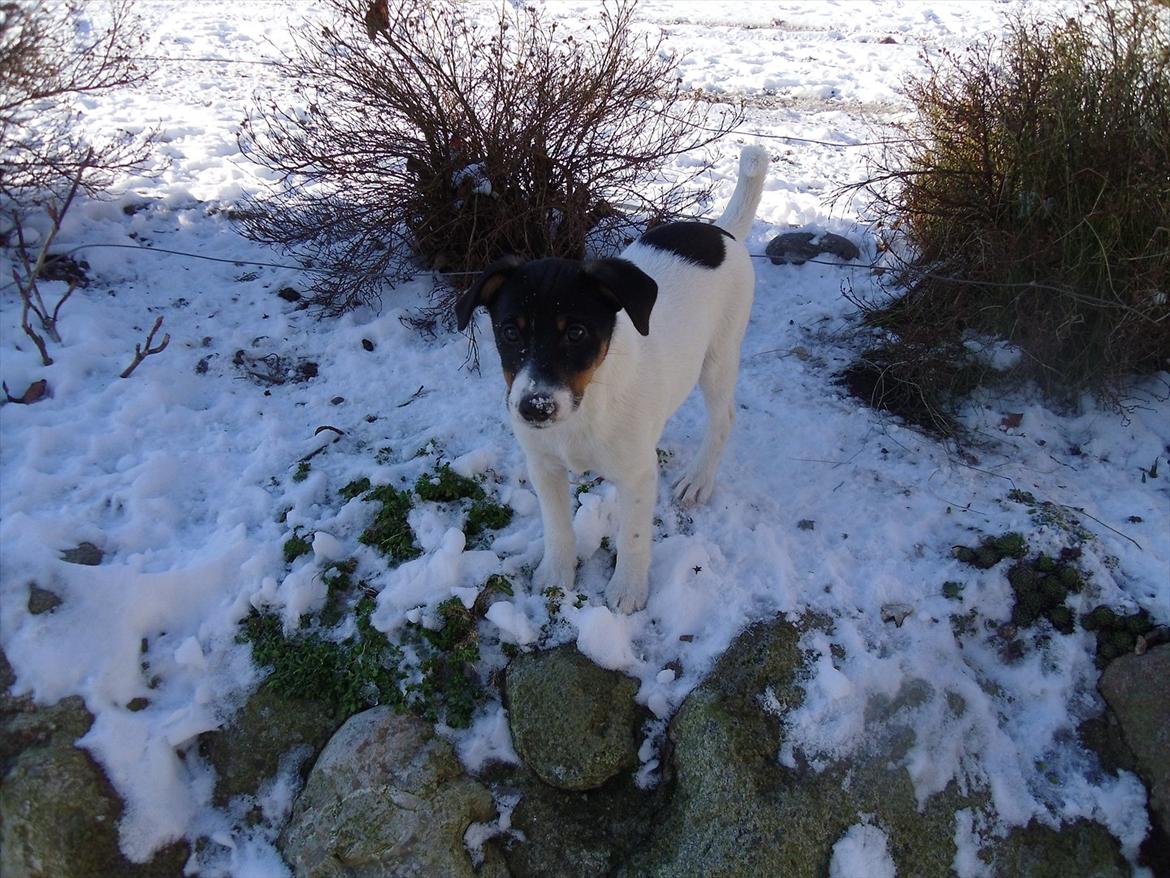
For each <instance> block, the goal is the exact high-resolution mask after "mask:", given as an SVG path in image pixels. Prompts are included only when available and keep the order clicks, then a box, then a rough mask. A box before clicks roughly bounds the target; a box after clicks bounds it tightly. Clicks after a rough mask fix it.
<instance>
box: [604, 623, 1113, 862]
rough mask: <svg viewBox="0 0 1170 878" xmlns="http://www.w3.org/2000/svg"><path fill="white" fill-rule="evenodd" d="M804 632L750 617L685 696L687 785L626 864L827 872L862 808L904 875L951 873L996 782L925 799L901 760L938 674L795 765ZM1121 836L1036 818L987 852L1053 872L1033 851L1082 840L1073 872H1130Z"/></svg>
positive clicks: (677, 760) (680, 737) (673, 727)
mask: <svg viewBox="0 0 1170 878" xmlns="http://www.w3.org/2000/svg"><path fill="white" fill-rule="evenodd" d="M799 637H800V632H799V630H798V629H797V628H796V627H795V626H794V625H792V624H790V623H789V622H787V621H784V620H782V619H781V620H777V621H774V622H770V623H760V624H757V625H754V626H752V627H750V628H748V629H747V630H746V631H744V632H743V633H742V634H741V635H740V636H739V637H738V638H737V639H736V640H735V642H734V643H733V644H732V645H731V647H730V648H729V649H728V650H727V652H726V653H725V654H724V655H723V657H722V658H721V659H720V660H719V661H718V662H717V664H716V666H715V668H714V669H713V670H712V672H711V674H710V675H709V676H708V678H707V679H706V680H705V681H704V682H703V683H701V684H700V685H699V686H698V687H696V688H695V689H694V690H693V691H692V692H691V694H690V695H689V696H688V697H687V699H686V700H685V701H684V702H683V704H682V706H681V707H680V709H679V711H678V713H677V714H676V715H675V717H674V719H673V720H672V721H671V724H670V726H669V729H668V736H669V739H670V741H671V743H672V744H673V747H674V749H673V753H672V756H671V760H670V766H671V767H672V769H673V773H674V775H675V782H674V783H675V786H674V789H673V790H672V791H671V792H670V793H669V796H668V799H669V800H668V802H667V804H666V805H665V807H664V808H663V810H662V812H661V813H660V814H658V815H657V816H656V817H655V819H654V820H653V829H652V831H651V834H650V836H649V838H647V839H646V840H645V841H644V842H643V843H641V844H640V845H639V846H638V848H637V850H636V852H635V853H634V855H633V856H632V857H631V858H630V859H629V860H628V861H627V862H626V863H625V864H623V865H622V866H621V867H620V868H619V869H618V870H616V873H615V874H617V875H628V876H672V878H674V876H692V875H693V876H716V875H718V876H749V875H783V876H785V878H802V876H809V878H813V876H817V878H821V876H824V875H825V874H826V873H827V871H828V868H829V863H830V859H831V857H832V849H833V845H834V844H835V843H836V842H837V841H838V840H839V839H840V838H841V837H842V836H843V835H844V834H845V832H846V831H847V830H848V829H849V828H850V827H851V826H853V825H855V824H857V823H859V822H862V819H863V818H862V815H866V816H865V821H866V822H871V823H873V824H874V825H876V826H879V827H881V829H882V830H883V832H884V833H885V834H886V836H887V837H888V839H889V851H890V854H891V856H892V857H893V859H894V862H895V864H896V866H897V870H898V874H899V875H947V874H950V871H951V864H952V862H953V860H954V857H955V852H956V847H955V841H954V838H955V814H956V812H957V811H958V810H960V809H962V808H981V807H983V806H985V804H986V796H974V795H973V796H971V797H968V796H964V795H963V794H961V793H960V792H959V791H958V789H957V788H956V786H955V784H953V783H952V784H950V785H949V786H948V787H947V788H946V789H944V790H943V791H941V792H939V793H937V794H935V795H932V796H931V797H930V798H929V799H927V800H926V802H925V803H924V806H923V808H922V809H921V810H919V808H918V803H917V799H916V797H915V792H914V785H913V783H912V781H911V779H910V775H909V774H908V772H907V771H906V770H905V768H903V767H902V765H903V763H904V760H905V757H906V755H907V753H908V752H909V749H910V747H911V746H912V744H913V741H914V728H913V725H912V723H913V716H914V711H913V707H914V706H915V705H918V704H921V703H923V702H924V701H925V700H926V699H927V698H928V697H930V696H931V695H932V689H931V687H930V685H929V683H927V682H925V681H921V680H919V681H914V682H913V683H912V684H910V685H907V686H905V687H904V688H903V691H902V692H900V693H899V695H898V696H897V697H896V698H894V699H873V700H872V701H871V702H870V704H869V705H868V706H867V715H866V729H867V733H868V735H869V741H868V742H867V745H866V746H865V747H864V748H863V750H862V751H860V752H858V753H855V754H854V755H853V756H852V757H850V758H849V759H847V760H843V761H842V762H839V763H837V764H833V765H830V766H828V767H826V768H824V770H822V771H820V772H817V771H814V770H813V769H812V768H811V767H809V766H807V765H805V764H803V762H802V761H801V760H800V759H799V758H797V760H796V762H797V764H796V766H795V767H792V768H788V767H786V766H784V765H782V764H780V762H779V760H778V754H779V752H780V747H781V745H782V743H783V740H782V723H781V719H780V717H779V716H776V715H774V714H776V713H780V712H786V711H789V710H792V709H793V708H795V707H797V706H798V705H799V704H800V702H801V700H802V699H803V697H804V693H803V690H802V689H801V688H800V679H801V675H802V673H803V658H802V656H801V653H800V650H799V648H798V640H799ZM762 703H768V704H770V705H771V708H770V712H765V710H764V709H763V707H762V706H761V705H762ZM948 704H949V705H950V709H951V710H953V711H954V712H955V713H956V715H961V713H962V712H963V710H965V705H963V704H962V703H961V701H960V700H958V699H955V700H953V701H952V700H948ZM1109 841H1112V840H1111V839H1110V838H1109V835H1108V833H1107V832H1104V830H1103V829H1102V828H1101V827H1099V826H1090V825H1088V824H1086V826H1085V827H1080V826H1075V827H1071V828H1066V830H1062V831H1061V832H1059V833H1056V832H1052V833H1051V836H1044V834H1043V833H1038V834H1037V832H1035V831H1034V832H1033V833H1032V834H1025V835H1022V836H1021V837H1020V840H1018V841H1017V842H1016V843H1015V845H1014V846H1012V845H1011V844H1008V843H1004V844H1003V845H1002V847H1001V846H999V845H995V846H993V847H992V848H991V849H990V850H988V851H987V856H988V857H992V858H995V857H1001V858H1003V861H1004V862H1010V863H1012V864H1020V868H1021V869H1022V871H1012V870H1011V869H1006V870H998V871H996V872H995V874H1004V875H1036V876H1043V875H1047V874H1050V873H1046V872H1042V871H1037V872H1030V871H1028V869H1031V868H1033V867H1034V860H1033V859H1030V857H1032V853H1030V852H1032V851H1042V850H1043V849H1045V846H1048V848H1051V849H1053V850H1063V849H1064V848H1065V847H1069V848H1071V849H1073V850H1075V851H1076V852H1077V856H1083V857H1085V859H1084V860H1083V862H1081V863H1080V864H1079V867H1078V868H1076V869H1071V870H1066V871H1065V872H1064V873H1063V874H1078V875H1079V874H1091V875H1099V876H1111V878H1112V876H1118V878H1120V876H1121V875H1124V874H1126V872H1125V871H1124V870H1118V869H1117V862H1118V859H1117V845H1116V843H1115V842H1114V843H1112V844H1109V843H1107V842H1109ZM1037 856H1039V857H1041V859H1043V854H1037ZM1050 859H1051V860H1052V861H1053V862H1056V861H1058V860H1060V857H1059V856H1057V855H1054V856H1053V857H1052V858H1050ZM1060 861H1061V862H1063V861H1062V860H1060Z"/></svg>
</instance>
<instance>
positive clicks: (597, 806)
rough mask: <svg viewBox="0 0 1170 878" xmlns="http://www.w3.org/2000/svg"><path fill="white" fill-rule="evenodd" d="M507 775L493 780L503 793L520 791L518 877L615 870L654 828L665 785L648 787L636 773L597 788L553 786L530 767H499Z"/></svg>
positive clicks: (513, 858)
mask: <svg viewBox="0 0 1170 878" xmlns="http://www.w3.org/2000/svg"><path fill="white" fill-rule="evenodd" d="M494 774H497V775H507V776H506V777H504V779H502V780H498V781H497V782H495V783H493V784H492V789H493V791H494V792H495V793H496V795H497V797H500V798H502V797H504V796H516V795H518V796H520V802H519V803H518V804H517V805H516V808H515V810H514V811H513V812H512V829H513V830H515V831H517V832H519V833H520V834H521V835H522V836H523V838H522V839H519V838H516V839H513V840H512V841H511V842H510V843H509V844H508V845H507V847H506V848H505V850H504V856H505V858H506V859H507V864H508V869H509V870H510V872H511V874H512V876H514V878H537V876H556V878H601V876H605V875H611V874H613V871H614V869H615V868H616V867H617V866H618V865H619V864H621V863H622V862H623V861H624V860H625V859H627V858H628V857H629V855H630V853H631V852H632V851H634V850H635V849H636V848H637V847H638V846H639V845H640V844H641V843H642V842H643V841H644V840H645V838H646V836H648V835H649V833H650V827H651V825H652V823H653V820H654V818H655V815H656V814H657V813H658V812H659V810H660V809H661V807H662V804H663V799H664V792H665V787H664V786H663V785H660V786H659V788H658V789H654V790H642V789H639V788H638V787H637V785H636V784H635V783H634V779H633V776H632V775H631V774H628V773H627V774H624V775H621V776H619V777H616V778H614V779H613V781H611V782H610V783H608V784H606V785H605V786H603V787H601V788H600V789H596V790H587V791H584V792H574V791H572V790H560V789H557V788H556V787H550V786H549V785H548V784H546V783H544V782H543V781H541V780H540V779H539V778H538V777H536V775H535V774H533V773H532V772H530V771H527V770H526V769H524V768H522V767H521V768H511V767H509V768H507V769H504V768H501V767H496V769H495V770H494Z"/></svg>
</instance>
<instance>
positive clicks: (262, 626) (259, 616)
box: [240, 598, 402, 719]
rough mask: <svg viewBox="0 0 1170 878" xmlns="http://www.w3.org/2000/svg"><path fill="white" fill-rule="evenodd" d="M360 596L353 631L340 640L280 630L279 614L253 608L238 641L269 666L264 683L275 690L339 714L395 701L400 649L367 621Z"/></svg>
mask: <svg viewBox="0 0 1170 878" xmlns="http://www.w3.org/2000/svg"><path fill="white" fill-rule="evenodd" d="M363 601H364V605H363V603H362V602H359V605H358V609H357V611H356V616H357V621H358V624H357V631H356V633H355V634H354V635H353V636H352V637H350V638H347V639H346V640H343V641H334V640H329V639H327V638H326V637H324V636H323V635H322V634H321V633H320V632H319V631H295V632H293V633H291V634H285V632H284V626H283V624H282V623H281V621H280V618H279V617H278V616H276V615H275V614H274V613H261V612H258V611H256V610H253V611H252V612H251V613H250V614H249V615H248V616H247V617H245V618H244V620H243V621H242V622H241V623H240V628H241V632H240V640H241V641H243V642H247V643H250V644H251V645H252V657H253V658H254V659H255V661H256V663H257V664H258V665H262V666H265V667H270V668H271V669H272V671H271V673H270V675H269V677H268V681H267V684H268V686H269V687H270V688H271V690H272V691H273V692H274V693H275V694H277V695H282V696H285V697H289V698H309V699H315V700H318V701H323V702H325V703H327V704H329V705H330V707H331V709H332V710H333V713H334V715H335V717H336V718H338V719H344V718H345V717H348V716H351V715H352V714H355V713H357V712H358V711H360V710H363V709H365V708H367V707H372V706H374V705H377V704H390V705H400V704H401V703H402V693H401V691H400V689H399V681H400V679H401V676H400V673H399V671H398V665H399V662H400V660H401V657H402V654H401V652H400V651H399V650H398V648H397V647H395V646H394V645H392V644H391V643H390V642H389V641H388V640H387V639H386V636H385V635H384V634H382V633H381V632H380V631H378V630H376V629H375V628H374V627H373V626H372V625H370V624H369V615H370V613H371V612H372V611H373V606H374V602H373V599H372V598H363Z"/></svg>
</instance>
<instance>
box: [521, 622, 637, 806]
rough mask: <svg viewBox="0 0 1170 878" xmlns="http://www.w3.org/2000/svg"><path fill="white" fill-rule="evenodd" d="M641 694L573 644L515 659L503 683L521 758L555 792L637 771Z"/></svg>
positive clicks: (630, 680) (591, 785)
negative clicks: (631, 770)
mask: <svg viewBox="0 0 1170 878" xmlns="http://www.w3.org/2000/svg"><path fill="white" fill-rule="evenodd" d="M637 691H638V681H637V680H635V679H633V678H632V677H627V676H626V675H624V674H621V673H618V672H617V671H608V670H605V669H604V668H600V667H598V666H597V665H595V664H594V663H593V662H591V661H590V660H589V659H588V658H586V657H585V656H583V655H581V653H580V652H578V651H577V648H576V647H575V646H573V645H572V644H569V645H566V646H561V647H557V648H556V649H552V650H548V651H547V652H540V653H529V654H526V655H520V656H517V657H516V658H514V659H513V660H512V662H511V663H510V664H509V665H508V669H507V676H506V678H505V704H506V705H507V707H508V715H509V719H510V721H511V726H512V742H513V744H514V745H515V747H516V752H517V753H518V754H519V755H520V758H521V759H523V760H524V763H525V764H526V765H527V766H528V767H529V768H531V769H532V770H533V771H534V772H536V774H537V775H538V776H539V777H540V779H541V780H543V781H544V782H545V783H547V784H550V785H551V786H554V787H559V788H560V789H565V790H589V789H594V788H596V787H599V786H601V785H602V784H604V783H605V782H606V781H608V780H609V779H610V778H612V777H614V776H615V775H617V774H618V773H619V772H621V771H623V770H630V769H632V768H633V767H634V766H635V765H637V764H638V744H639V741H638V730H639V728H640V727H641V724H642V721H643V718H644V717H645V715H646V714H645V712H644V711H643V709H642V708H640V707H639V706H638V705H637V704H636V703H635V702H634V695H635V694H636V693H637Z"/></svg>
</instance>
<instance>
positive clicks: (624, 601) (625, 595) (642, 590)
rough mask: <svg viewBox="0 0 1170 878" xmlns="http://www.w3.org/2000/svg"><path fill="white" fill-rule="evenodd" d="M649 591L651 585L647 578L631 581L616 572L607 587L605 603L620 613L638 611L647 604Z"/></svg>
mask: <svg viewBox="0 0 1170 878" xmlns="http://www.w3.org/2000/svg"><path fill="white" fill-rule="evenodd" d="M649 592H650V585H649V583H648V582H646V581H645V580H643V581H642V582H641V583H635V582H631V581H630V580H629V579H628V578H627V577H625V576H621V575H619V574H618V573H616V572H615V573H614V575H613V578H611V579H610V580H609V585H607V586H606V587H605V603H606V604H607V605H608V606H609V608H610V609H611V610H616V611H617V612H619V613H627V614H628V613H636V612H638V610H640V609H642V608H643V607H645V606H646V598H647V597H648V595H649Z"/></svg>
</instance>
